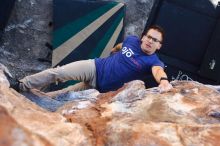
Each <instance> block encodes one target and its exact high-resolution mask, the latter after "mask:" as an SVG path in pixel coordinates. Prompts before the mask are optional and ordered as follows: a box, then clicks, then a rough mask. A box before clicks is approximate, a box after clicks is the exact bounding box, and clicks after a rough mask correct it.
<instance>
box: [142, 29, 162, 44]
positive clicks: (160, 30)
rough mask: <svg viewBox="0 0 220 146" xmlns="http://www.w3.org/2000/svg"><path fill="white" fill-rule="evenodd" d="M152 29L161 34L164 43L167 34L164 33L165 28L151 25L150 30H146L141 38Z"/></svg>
mask: <svg viewBox="0 0 220 146" xmlns="http://www.w3.org/2000/svg"><path fill="white" fill-rule="evenodd" d="M150 29H154V30H157V31H158V32H160V33H161V35H162V40H161V42H163V40H164V36H165V32H164V30H163V28H162V27H160V26H159V25H151V26H150V27H148V29H146V30H145V31H144V32H143V33H142V36H141V38H142V37H143V36H144V35H146V34H147V32H148V31H149V30H150Z"/></svg>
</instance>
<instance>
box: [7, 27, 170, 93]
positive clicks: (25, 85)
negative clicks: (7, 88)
mask: <svg viewBox="0 0 220 146" xmlns="http://www.w3.org/2000/svg"><path fill="white" fill-rule="evenodd" d="M163 37H164V32H163V30H162V28H160V27H159V26H152V27H150V28H149V29H148V31H147V32H146V34H144V35H143V36H142V38H141V39H139V38H138V37H136V36H128V37H127V38H126V39H125V40H124V41H123V43H120V44H118V45H116V46H115V47H114V48H113V49H112V52H113V55H111V56H109V57H107V58H96V59H89V60H82V61H76V62H72V63H69V64H67V65H64V66H61V67H56V68H51V69H47V70H45V71H42V72H39V73H37V74H34V75H31V76H26V77H25V78H23V79H21V80H20V81H19V82H17V83H16V84H12V82H11V87H12V88H14V89H16V90H22V91H27V90H29V89H33V88H36V89H39V90H40V89H41V88H42V87H44V86H47V85H49V84H50V83H54V82H57V81H61V82H65V81H68V80H79V81H82V82H81V83H78V84H76V85H74V86H73V88H72V90H75V91H78V90H84V89H89V88H96V89H97V90H99V91H100V92H108V91H113V90H117V89H118V88H120V87H122V86H123V84H124V83H127V82H129V81H132V80H137V79H138V80H143V78H144V77H145V76H146V75H148V74H153V76H154V78H155V80H156V81H157V83H158V84H159V88H160V89H161V91H162V92H166V91H169V90H170V89H172V85H171V84H170V83H169V81H168V79H167V75H166V73H165V72H164V64H163V63H162V62H161V61H160V60H159V58H158V57H157V55H156V54H155V52H156V51H157V50H159V49H160V48H161V46H162V41H163ZM9 81H10V80H9Z"/></svg>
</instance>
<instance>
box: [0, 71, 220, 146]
mask: <svg viewBox="0 0 220 146" xmlns="http://www.w3.org/2000/svg"><path fill="white" fill-rule="evenodd" d="M172 84H173V86H174V89H173V90H172V91H170V92H167V93H160V92H159V90H158V88H157V87H155V88H150V89H145V86H144V83H143V82H142V81H138V80H137V81H132V82H129V83H127V84H125V85H124V86H123V87H122V88H120V89H119V90H117V91H114V92H108V93H103V94H100V93H99V92H98V91H96V90H94V89H91V90H86V91H81V92H72V91H66V92H62V93H60V94H56V95H55V96H53V97H52V98H51V97H47V96H46V95H47V94H46V93H45V94H35V96H34V98H33V95H32V94H33V93H32V94H26V95H27V97H25V96H24V95H21V94H19V93H17V92H16V91H15V90H13V89H11V88H9V85H8V82H7V79H6V77H5V76H4V74H3V72H2V71H0V118H1V122H0V128H1V132H0V145H9V146H10V145H15V144H14V143H17V141H18V140H19V136H20V134H21V135H22V136H21V137H20V141H19V142H20V143H19V144H18V145H22V144H23V145H24V144H26V145H38V146H41V145H54V146H73V145H74V146H75V145H80V146H81V145H85V146H89V145H91V146H96V145H98V146H102V145H103V146H104V145H112V146H115V145H117V146H124V145H126V146H127V145H128V146H129V145H130V146H133V145H143V146H146V145H156V146H166V145H174V146H181V145H182V146H191V145H209V146H218V145H220V142H219V139H220V94H219V92H218V91H217V90H215V89H214V88H212V87H207V86H205V85H203V84H200V83H197V82H194V81H173V82H172ZM41 95H42V96H41ZM30 96H32V97H30ZM28 98H29V99H31V100H32V101H34V102H32V101H31V100H29V99H28ZM39 101H40V102H39ZM45 103H47V104H46V105H45ZM54 103H56V105H55V106H54ZM50 105H53V111H54V112H51V111H49V110H48V109H50ZM42 107H43V108H42ZM8 131H9V132H8ZM8 133H9V134H8ZM13 133H15V134H13ZM16 134H17V135H16ZM2 135H3V136H2ZM15 137H17V138H18V139H15ZM30 141H32V143H30Z"/></svg>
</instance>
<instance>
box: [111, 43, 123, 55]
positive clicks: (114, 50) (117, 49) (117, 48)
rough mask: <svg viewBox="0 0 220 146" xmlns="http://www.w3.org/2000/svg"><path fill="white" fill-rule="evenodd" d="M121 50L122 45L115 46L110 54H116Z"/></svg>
mask: <svg viewBox="0 0 220 146" xmlns="http://www.w3.org/2000/svg"><path fill="white" fill-rule="evenodd" d="M121 48H122V43H119V44H117V45H116V46H115V47H114V48H112V49H111V54H112V53H116V52H118V51H119V50H121Z"/></svg>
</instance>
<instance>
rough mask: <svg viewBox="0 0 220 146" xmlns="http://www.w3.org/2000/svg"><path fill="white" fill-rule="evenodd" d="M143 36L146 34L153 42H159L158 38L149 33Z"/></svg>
mask: <svg viewBox="0 0 220 146" xmlns="http://www.w3.org/2000/svg"><path fill="white" fill-rule="evenodd" d="M145 36H146V37H147V38H148V39H150V40H152V41H153V42H155V43H161V41H160V40H158V39H156V38H154V37H152V36H151V35H145Z"/></svg>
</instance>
